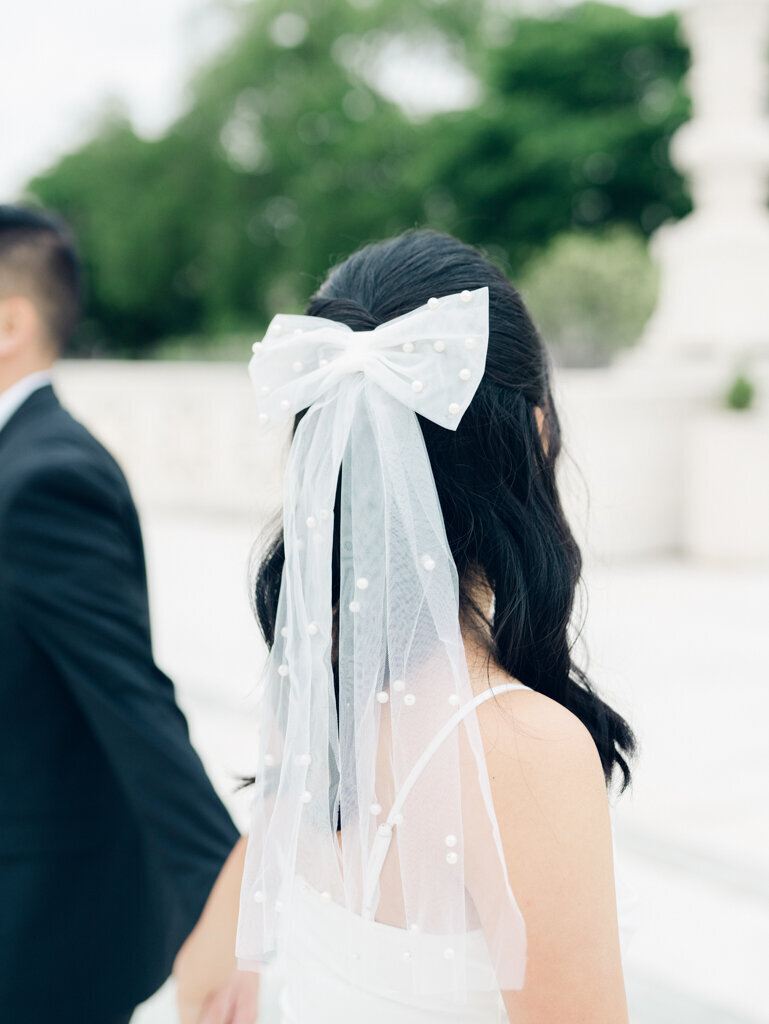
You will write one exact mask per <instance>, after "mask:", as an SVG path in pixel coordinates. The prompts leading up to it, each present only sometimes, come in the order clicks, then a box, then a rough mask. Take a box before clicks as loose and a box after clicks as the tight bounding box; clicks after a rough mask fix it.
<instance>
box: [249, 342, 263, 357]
mask: <svg viewBox="0 0 769 1024" xmlns="http://www.w3.org/2000/svg"><path fill="white" fill-rule="evenodd" d="M261 344H262V343H261V341H255V342H254V343H253V345H252V346H251V351H252V352H253V353H254V354H256V353H257V352H258V351H259V349H260V346H261Z"/></svg>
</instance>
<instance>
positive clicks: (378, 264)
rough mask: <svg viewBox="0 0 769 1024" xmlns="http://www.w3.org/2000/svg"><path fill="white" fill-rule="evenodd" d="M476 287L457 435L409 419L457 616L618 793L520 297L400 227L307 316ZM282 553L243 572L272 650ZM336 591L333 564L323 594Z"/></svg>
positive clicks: (460, 250) (545, 377) (541, 353)
mask: <svg viewBox="0 0 769 1024" xmlns="http://www.w3.org/2000/svg"><path fill="white" fill-rule="evenodd" d="M484 286H485V287H488V289H489V317H490V320H489V349H488V356H487V362H486V372H485V373H484V376H483V379H482V381H481V383H480V386H479V387H478V390H477V392H476V394H475V397H474V398H473V401H472V403H471V404H470V408H469V409H468V411H467V412H466V413H465V415H464V416H463V418H462V421H461V423H460V424H459V427H458V429H457V430H456V431H450V430H445V429H443V428H441V427H439V426H437V425H435V424H434V423H432V422H430V421H428V420H424V419H420V425H421V428H422V432H423V434H424V438H425V443H426V445H427V451H428V454H429V456H430V462H431V464H432V469H433V473H434V476H435V485H436V487H437V490H438V497H439V499H440V503H441V508H442V510H443V516H444V519H445V523H446V533H447V536H448V540H449V545H450V547H451V551H452V554H453V556H454V561H455V563H456V566H457V571H458V574H459V579H460V603H461V609H462V614H463V617H464V618H466V619H467V620H468V621H471V622H475V623H476V624H479V623H480V624H482V625H483V627H484V634H485V635H486V636H487V637H488V638H489V639H488V646H489V655H490V657H492V658H493V659H494V660H495V661H496V662H497V663H498V664H499V665H500V666H501V667H502V668H503V669H505V670H506V671H507V672H508V673H509V674H510V675H511V676H513V677H514V678H515V679H518V680H519V681H520V682H523V683H525V684H526V685H527V686H530V687H531V688H532V689H534V690H538V691H539V692H540V693H543V694H546V695H547V696H548V697H551V698H552V699H553V700H556V701H558V702H559V703H560V704H562V705H563V706H564V707H566V708H568V709H569V710H570V711H572V712H573V713H574V714H575V715H577V717H578V718H580V719H581V721H582V722H583V723H584V724H585V726H586V727H587V728H588V729H589V731H590V733H591V735H592V736H593V739H594V740H595V744H596V746H597V748H598V751H599V754H600V757H601V762H602V764H603V769H604V775H605V777H606V781H607V785H608V784H609V783H610V781H611V778H612V775H613V773H614V769H615V768H619V769H620V771H621V773H622V790H624V789H625V788H626V787H627V785H628V784H629V782H630V766H629V761H630V760H631V757H632V755H633V753H634V752H635V746H636V744H635V738H634V736H633V732H632V730H631V729H630V726H629V725H628V724H627V722H626V721H625V720H624V719H623V718H622V717H621V716H620V715H619V714H617V712H616V711H614V710H613V709H612V708H611V707H609V705H608V704H606V703H605V702H604V701H603V700H601V698H600V697H599V696H598V695H597V694H596V692H595V690H594V689H593V687H592V686H591V684H590V682H589V680H588V678H587V676H586V675H585V673H584V672H583V671H582V670H581V669H579V668H578V667H577V666H576V665H575V664H574V663H573V661H572V646H573V639H574V638H573V635H572V614H573V608H574V599H575V593H576V589H577V585H578V583H579V581H580V576H581V571H582V557H581V555H580V551H579V547H578V546H577V543H576V541H575V540H574V537H573V536H572V533H571V531H570V529H569V526H568V523H567V522H566V518H565V516H564V513H563V509H562V507H561V501H560V498H559V495H558V489H557V487H556V475H555V466H556V462H557V460H558V455H559V453H560V451H561V432H560V426H559V423H558V416H557V414H556V410H555V406H554V404H553V397H552V392H551V387H550V365H549V359H548V354H547V350H546V348H545V346H544V344H543V342H542V339H541V338H540V336H539V334H538V333H537V330H536V328H535V326H534V324H533V323H532V320H531V318H530V316H529V314H528V312H527V311H526V308H525V306H524V304H523V302H522V300H521V297H520V295H519V294H518V292H517V291H516V290H515V288H513V286H512V285H511V284H510V282H509V281H508V280H507V279H506V278H505V276H504V275H503V274H502V273H501V272H500V271H499V270H498V269H497V268H496V267H494V266H493V265H492V264H491V263H489V262H488V260H487V259H485V257H484V256H483V255H482V254H481V253H480V252H478V250H476V249H473V248H471V247H470V246H468V245H464V244H463V243H462V242H459V241H457V240H456V239H454V238H451V237H450V236H448V235H443V234H438V233H435V232H432V231H411V232H407V233H406V234H404V235H401V236H399V237H398V238H394V239H391V240H390V241H386V242H380V243H377V244H373V245H367V246H366V247H365V248H363V249H361V250H359V251H358V252H356V253H354V254H353V255H352V256H350V257H349V258H348V259H346V260H345V261H344V262H343V263H341V264H339V265H338V266H337V267H335V268H334V269H333V270H332V271H331V273H330V274H329V275H328V277H327V279H326V281H325V282H324V283H323V285H322V286H321V287H320V289H319V290H318V292H317V293H316V294H315V295H314V296H313V297H312V299H311V300H310V302H309V305H308V307H307V313H308V314H309V315H310V316H321V317H326V318H328V319H331V320H336V321H338V322H340V323H345V324H347V325H348V326H349V327H351V328H353V330H371V329H372V328H374V327H376V326H377V325H378V324H381V323H384V322H385V321H387V320H391V319H393V318H394V317H397V316H400V315H402V314H403V313H407V312H409V311H410V310H412V309H415V308H416V307H418V306H421V305H423V304H424V303H426V302H427V300H428V299H429V298H430V297H431V296H436V297H440V296H442V295H451V294H453V293H455V292H459V291H462V290H463V289H465V288H467V289H470V290H472V289H476V288H482V287H484ZM537 410H539V412H537ZM538 416H539V418H540V422H538ZM336 561H337V560H336V559H335V563H336ZM283 562H284V552H283V539H282V536H280V535H279V536H278V537H277V538H276V539H275V540H274V541H273V543H272V544H271V546H270V548H269V549H268V551H267V552H266V554H265V555H264V557H263V558H262V560H261V564H260V565H259V567H258V570H257V573H256V581H255V594H254V606H255V611H256V615H257V618H258V621H259V625H260V628H261V630H262V633H263V635H264V638H265V640H266V641H267V643H268V645H270V646H271V645H272V642H273V637H274V629H275V616H276V612H277V606H278V594H279V591H280V582H281V575H282V572H283ZM479 582H483V583H488V586H489V587H490V588H491V590H492V591H493V594H494V604H493V612H492V614H491V618H490V619H489V618H488V616H487V615H486V613H485V611H484V610H482V609H481V608H480V607H479V606H478V604H477V601H476V600H475V598H474V596H473V595H474V594H477V593H478V584H479ZM337 594H338V577H337V574H336V573H335V579H334V600H336V596H337Z"/></svg>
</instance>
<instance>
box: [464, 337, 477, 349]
mask: <svg viewBox="0 0 769 1024" xmlns="http://www.w3.org/2000/svg"><path fill="white" fill-rule="evenodd" d="M465 348H475V338H465Z"/></svg>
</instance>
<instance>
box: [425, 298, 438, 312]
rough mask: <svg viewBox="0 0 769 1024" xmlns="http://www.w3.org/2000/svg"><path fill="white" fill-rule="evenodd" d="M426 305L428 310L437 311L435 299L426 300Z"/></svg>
mask: <svg viewBox="0 0 769 1024" xmlns="http://www.w3.org/2000/svg"><path fill="white" fill-rule="evenodd" d="M427 305H428V306H429V307H430V309H437V308H438V300H437V299H435V298H433V299H428V300H427Z"/></svg>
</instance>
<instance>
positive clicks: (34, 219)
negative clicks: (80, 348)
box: [0, 205, 81, 351]
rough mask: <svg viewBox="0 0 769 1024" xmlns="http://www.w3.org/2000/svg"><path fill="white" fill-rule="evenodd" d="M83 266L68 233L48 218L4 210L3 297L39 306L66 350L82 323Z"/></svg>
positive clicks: (0, 246) (0, 247)
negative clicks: (81, 268) (11, 297)
mask: <svg viewBox="0 0 769 1024" xmlns="http://www.w3.org/2000/svg"><path fill="white" fill-rule="evenodd" d="M80 288H81V285H80V261H79V259H78V255H77V249H76V247H75V242H74V239H73V238H72V235H71V234H70V232H69V229H68V228H67V227H66V226H65V225H64V224H63V223H61V222H60V221H59V220H57V218H55V217H54V216H52V215H51V214H49V213H44V212H42V211H38V210H31V209H29V208H27V207H23V206H3V205H0V298H8V297H9V296H11V295H14V294H18V295H24V296H26V297H27V298H28V299H30V300H31V301H32V302H34V303H35V306H36V307H37V309H38V311H39V313H40V316H41V317H42V319H43V322H44V323H45V325H46V327H47V328H48V333H49V335H50V337H51V340H52V341H53V342H54V343H55V344H56V346H57V348H58V349H59V350H60V351H61V350H63V349H64V348H65V347H66V346H67V344H68V342H69V341H70V339H71V338H72V335H73V334H74V333H75V329H76V328H77V325H78V322H79V320H80Z"/></svg>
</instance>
